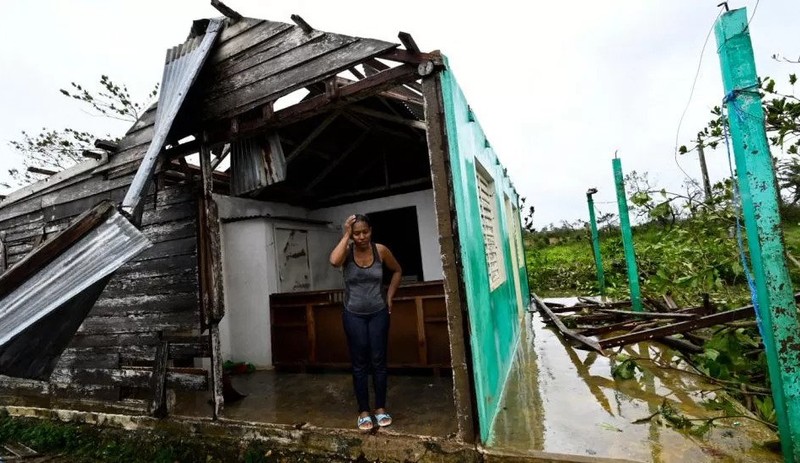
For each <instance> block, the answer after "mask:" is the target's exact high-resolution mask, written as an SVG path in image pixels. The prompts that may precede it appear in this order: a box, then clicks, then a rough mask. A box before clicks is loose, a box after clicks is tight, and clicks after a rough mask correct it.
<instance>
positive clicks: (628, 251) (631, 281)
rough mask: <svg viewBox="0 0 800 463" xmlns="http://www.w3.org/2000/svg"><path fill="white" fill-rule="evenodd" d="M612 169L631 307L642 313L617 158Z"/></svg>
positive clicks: (623, 185) (619, 162)
mask: <svg viewBox="0 0 800 463" xmlns="http://www.w3.org/2000/svg"><path fill="white" fill-rule="evenodd" d="M611 165H612V166H613V167H614V183H616V184H617V204H618V205H619V228H620V230H621V231H622V245H623V246H624V248H625V262H626V263H627V264H628V286H629V287H630V289H631V306H632V307H633V310H634V311H636V312H642V310H643V309H642V294H641V291H640V290H639V269H638V268H637V267H636V254H634V252H633V234H632V233H631V220H630V218H629V217H628V199H627V198H626V196H625V180H624V179H623V178H622V162H621V161H620V159H619V158H614V159H612V160H611Z"/></svg>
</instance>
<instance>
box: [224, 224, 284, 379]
mask: <svg viewBox="0 0 800 463" xmlns="http://www.w3.org/2000/svg"><path fill="white" fill-rule="evenodd" d="M271 241H272V227H271V225H270V224H269V223H268V222H267V221H266V220H265V219H255V220H245V221H240V222H232V223H224V224H222V261H223V274H224V275H223V281H224V284H225V308H226V310H225V316H224V317H223V318H222V321H221V322H220V338H221V339H220V342H221V349H222V358H223V359H225V360H235V361H244V362H251V363H253V365H255V366H256V367H259V368H264V367H269V366H271V365H272V344H271V336H270V322H269V295H270V293H272V292H275V291H276V289H277V285H276V282H275V270H274V269H275V264H274V261H275V259H274V247H273V246H269V245H268V244H271Z"/></svg>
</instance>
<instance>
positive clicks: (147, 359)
mask: <svg viewBox="0 0 800 463" xmlns="http://www.w3.org/2000/svg"><path fill="white" fill-rule="evenodd" d="M153 113H154V111H150V112H149V113H146V114H145V116H143V118H142V120H140V121H139V122H137V123H136V125H134V127H133V128H132V129H131V130H130V131H129V134H128V135H127V136H126V138H124V139H123V140H122V146H123V149H122V150H121V151H119V152H118V153H117V154H115V155H112V156H111V158H110V159H109V162H108V163H107V164H105V165H103V166H101V167H99V168H97V169H96V170H95V172H94V173H86V174H82V175H79V176H77V177H75V178H71V179H68V180H65V181H63V182H61V183H59V184H56V185H53V186H52V187H50V188H48V189H46V190H42V191H41V192H39V193H37V194H34V195H31V196H29V197H26V198H24V199H21V200H20V201H18V202H16V203H12V204H10V205H7V206H5V207H2V208H0V234H4V239H3V242H4V243H5V245H6V247H7V251H8V253H7V256H8V262H9V265H11V264H14V263H15V262H17V261H19V260H20V259H22V258H23V257H24V256H25V255H26V254H27V253H28V252H30V251H31V250H32V249H33V248H34V247H36V246H37V245H38V244H39V243H41V241H42V240H44V239H46V238H47V236H52V235H53V234H55V233H57V232H58V231H60V230H62V229H64V228H65V227H66V226H67V225H68V224H69V223H70V221H71V220H72V219H73V218H75V217H76V216H78V215H79V214H81V213H83V212H84V211H86V210H87V209H89V208H91V207H92V206H94V205H95V204H97V203H98V202H100V201H101V200H104V199H110V200H112V201H114V202H117V203H119V202H120V201H121V200H122V198H123V196H124V195H125V192H126V191H127V189H128V186H129V184H130V182H131V179H132V178H133V173H134V171H135V169H136V167H137V166H138V164H139V160H140V156H139V153H143V152H144V149H145V148H146V144H147V142H148V141H149V139H148V136H149V134H148V133H147V132H148V131H151V130H152V119H153V118H152V115H153ZM120 172H121V173H120ZM115 174H117V175H115ZM196 215H197V199H196V192H195V187H194V186H191V185H171V186H167V187H166V188H164V189H163V190H160V191H158V192H157V193H156V194H155V197H154V195H153V193H151V194H150V195H149V201H148V203H147V204H146V206H145V212H144V217H143V222H142V231H143V232H144V233H145V235H147V237H148V239H150V240H151V241H152V242H153V244H154V245H153V247H151V248H150V249H148V250H146V251H145V252H143V253H142V254H140V255H138V256H137V257H135V258H134V259H133V260H132V261H130V262H128V263H127V264H126V265H124V266H123V267H121V268H120V269H119V270H118V271H117V272H116V273H115V274H114V275H113V277H112V278H111V280H110V281H109V283H108V285H107V286H106V288H105V290H104V292H103V294H102V295H101V297H100V299H99V300H98V301H97V303H96V304H95V305H94V307H93V308H92V310H91V311H90V312H89V315H88V317H87V318H86V320H85V321H84V323H83V325H82V326H81V327H80V329H79V330H78V333H77V334H76V336H75V338H74V339H73V341H72V343H71V345H70V347H68V348H67V350H66V351H65V352H64V354H63V355H62V356H61V359H60V360H59V363H58V365H57V367H56V371H55V372H54V374H53V376H52V377H51V380H50V384H46V383H45V384H38V385H33V384H34V383H36V382H30V381H20V380H15V379H13V378H2V379H1V380H0V394H2V395H17V394H23V395H25V394H28V395H31V394H32V395H49V396H71V395H75V396H81V397H92V398H95V399H101V400H110V401H116V400H119V399H120V398H121V397H120V391H121V387H147V384H148V380H147V378H146V377H148V375H149V374H150V369H149V368H146V369H145V371H141V370H140V369H139V370H138V371H137V368H134V367H139V368H141V367H149V366H152V364H153V362H154V360H155V354H156V346H157V345H158V344H159V343H160V341H159V333H164V334H165V335H168V336H174V335H187V336H188V335H193V336H192V337H188V338H185V339H183V340H180V339H178V340H175V338H174V337H173V341H175V342H173V343H171V347H170V359H192V358H195V357H207V356H208V340H207V337H202V336H197V334H198V332H199V328H200V311H199V301H198V294H199V293H198V278H197V223H196ZM0 236H2V235H0ZM199 373H202V372H199ZM176 374H177V375H178V376H175V375H176ZM170 375H171V376H170V378H171V379H170V383H171V384H175V385H178V386H185V387H190V388H198V387H201V388H205V387H207V379H206V378H203V375H202V374H200V375H198V372H197V371H194V372H192V373H190V374H185V373H180V374H178V373H170ZM181 375H183V376H181Z"/></svg>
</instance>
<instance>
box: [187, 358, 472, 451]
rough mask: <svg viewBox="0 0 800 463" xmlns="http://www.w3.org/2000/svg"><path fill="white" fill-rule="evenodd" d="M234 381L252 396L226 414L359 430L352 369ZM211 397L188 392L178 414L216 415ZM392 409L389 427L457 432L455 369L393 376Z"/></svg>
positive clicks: (245, 377) (228, 406)
mask: <svg viewBox="0 0 800 463" xmlns="http://www.w3.org/2000/svg"><path fill="white" fill-rule="evenodd" d="M232 383H233V386H234V387H235V388H236V390H237V391H239V392H241V393H243V394H245V395H246V396H247V397H245V398H244V399H243V400H241V401H239V402H235V403H230V404H225V410H224V411H223V416H224V417H225V418H228V419H232V420H238V421H245V422H254V423H259V422H260V423H275V424H289V425H305V424H307V425H310V426H315V427H319V428H333V429H355V428H356V417H357V416H358V413H357V411H356V409H357V408H358V407H357V406H356V403H355V397H354V396H353V385H352V384H353V383H352V376H351V375H350V374H349V373H346V372H327V373H284V372H276V371H274V370H267V371H256V372H254V373H250V374H244V375H237V376H233V377H232ZM370 393H372V392H371V389H370ZM209 399H210V393H208V392H202V393H200V392H198V393H182V394H180V395H179V396H178V400H177V402H176V407H175V410H174V415H175V416H178V417H180V416H186V417H210V416H211V405H210V404H209ZM387 409H388V410H389V412H390V413H391V414H392V417H393V418H394V424H393V425H392V426H390V427H389V428H387V429H385V431H390V432H397V433H407V434H412V435H427V436H438V437H444V436H447V435H450V434H454V433H455V432H456V430H457V425H456V419H455V414H456V412H455V405H454V402H453V380H452V378H451V376H450V374H449V372H447V373H446V374H444V375H442V376H434V375H431V374H417V375H408V374H406V375H403V374H391V375H390V378H389V390H388V404H387Z"/></svg>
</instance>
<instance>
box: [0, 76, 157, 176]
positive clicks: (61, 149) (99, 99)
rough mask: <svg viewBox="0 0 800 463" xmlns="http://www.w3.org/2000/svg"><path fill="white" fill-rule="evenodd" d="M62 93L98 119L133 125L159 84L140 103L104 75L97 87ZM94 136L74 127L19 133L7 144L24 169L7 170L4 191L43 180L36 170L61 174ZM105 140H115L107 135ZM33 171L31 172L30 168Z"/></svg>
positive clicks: (73, 86) (75, 86)
mask: <svg viewBox="0 0 800 463" xmlns="http://www.w3.org/2000/svg"><path fill="white" fill-rule="evenodd" d="M60 92H61V94H62V95H64V96H66V97H67V98H70V99H74V100H76V101H79V102H80V103H81V106H82V108H84V109H86V108H87V107H88V111H89V112H90V113H91V114H93V115H97V116H101V117H107V118H111V119H117V120H121V121H125V122H129V123H131V124H133V123H134V122H136V121H137V120H138V119H139V117H141V115H142V114H143V113H144V111H145V110H146V109H147V108H148V107H149V106H150V105H151V104H152V103H153V101H154V100H155V98H156V95H157V94H158V84H156V85H155V87H154V88H153V89H152V91H151V92H149V93H148V94H147V95H146V97H144V98H142V100H141V101H134V100H133V99H132V98H131V95H130V92H129V90H128V88H127V86H126V85H124V84H122V85H121V84H117V83H115V82H114V81H113V80H111V78H109V77H108V76H107V75H102V76H100V80H99V82H98V84H97V86H96V88H92V89H89V88H87V87H85V86H83V85H81V84H78V83H75V82H72V83H70V86H69V88H68V89H61V90H60ZM97 138H98V137H97V135H96V134H93V133H91V132H87V131H83V130H78V129H74V128H64V129H48V128H46V127H43V128H42V130H41V131H40V132H39V133H37V134H31V133H29V132H27V131H22V133H21V136H20V138H18V139H16V140H10V141H9V142H8V143H9V145H10V146H11V147H12V148H13V149H14V150H15V151H17V152H18V153H19V154H21V155H22V159H23V165H24V169H16V168H13V169H9V174H10V175H11V182H10V183H6V184H3V186H5V187H7V188H12V187H20V186H24V185H26V184H29V183H32V182H35V181H37V180H39V179H40V178H42V176H43V175H45V174H41V173H37V172H36V169H40V170H44V171H61V170H64V169H66V168H68V167H71V166H73V165H75V164H77V163H78V162H80V161H81V160H82V153H83V151H84V150H86V149H89V148H92V146H93V143H94V140H95V139H97ZM106 138H114V137H112V136H111V135H106ZM31 168H35V169H34V171H33V172H32V171H31V170H30V169H31Z"/></svg>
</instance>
